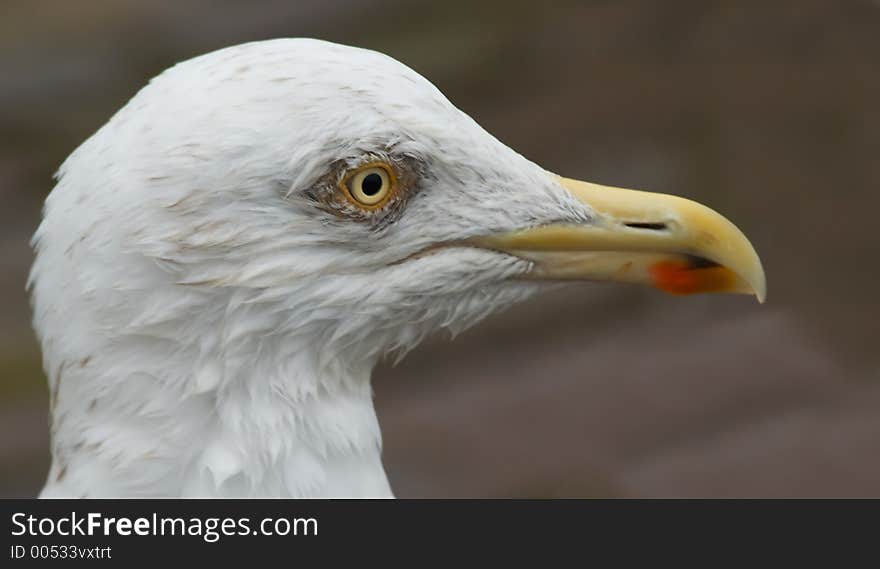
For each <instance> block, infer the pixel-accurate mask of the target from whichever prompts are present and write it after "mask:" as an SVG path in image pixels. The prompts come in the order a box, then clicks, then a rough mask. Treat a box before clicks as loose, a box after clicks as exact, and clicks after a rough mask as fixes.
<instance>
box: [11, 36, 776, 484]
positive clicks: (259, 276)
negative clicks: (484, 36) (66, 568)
mask: <svg viewBox="0 0 880 569" xmlns="http://www.w3.org/2000/svg"><path fill="white" fill-rule="evenodd" d="M32 244H33V247H34V250H35V260H34V263H33V267H32V269H31V273H30V277H29V280H28V287H29V290H30V294H31V301H32V306H33V311H34V317H33V322H34V328H35V330H36V333H37V336H38V337H39V340H40V342H41V346H42V354H43V366H44V370H45V372H46V376H47V378H48V383H49V391H50V416H51V454H52V464H51V468H50V471H49V473H48V477H47V480H46V484H45V486H44V488H43V490H42V492H41V494H40V495H41V497H294V498H320V497H325V498H326V497H370V498H389V497H393V493H392V490H391V488H390V485H389V483H388V479H387V477H386V474H385V471H384V468H383V465H382V460H381V448H382V443H381V432H380V429H379V423H378V420H377V417H376V412H375V410H374V406H373V393H372V387H371V384H370V375H371V371H372V369H373V367H374V366H375V365H376V363H377V362H378V361H379V360H380V359H381V358H383V357H401V356H402V355H403V354H405V353H406V352H407V351H408V350H411V349H412V348H414V347H415V346H416V345H417V344H418V343H419V342H420V341H421V340H422V339H423V338H425V337H426V336H428V335H430V334H432V333H434V332H437V331H446V332H449V333H452V334H456V333H459V332H461V331H462V330H464V329H466V328H468V327H470V326H472V325H474V324H475V323H477V322H478V321H480V320H482V319H483V318H485V317H486V316H488V315H490V314H492V313H494V312H497V311H499V310H501V309H503V308H505V307H509V306H511V305H512V304H515V303H517V302H521V301H524V300H526V299H527V298H529V297H531V296H533V295H534V294H536V293H539V292H541V291H543V290H548V289H551V288H553V287H556V286H560V285H564V284H565V283H567V282H572V281H615V282H624V283H638V284H645V285H648V286H653V287H654V288H657V289H660V290H662V291H666V292H670V293H673V294H692V293H702V292H734V293H745V294H751V295H755V296H756V297H757V298H758V300H760V301H762V302H763V300H764V297H765V294H766V284H765V276H764V271H763V269H762V266H761V262H760V260H759V258H758V255H757V254H756V253H755V250H754V248H753V247H752V245H751V244H750V243H749V241H748V239H747V238H746V237H745V236H744V235H743V233H742V232H741V231H740V230H739V229H737V227H736V226H735V225H733V224H732V223H731V222H730V221H728V220H727V219H726V218H724V217H723V216H721V215H720V214H718V213H716V212H715V211H713V210H711V209H709V208H708V207H705V206H703V205H700V204H698V203H696V202H693V201H689V200H686V199H684V198H681V197H676V196H672V195H663V194H657V193H649V192H642V191H635V190H626V189H620V188H612V187H605V186H601V185H598V184H593V183H589V182H582V181H577V180H573V179H568V178H564V177H561V176H558V175H556V174H553V173H551V172H549V171H547V170H545V169H543V168H542V167H540V166H538V165H537V164H535V163H533V162H531V161H529V160H528V159H526V158H524V157H523V156H521V155H520V154H518V153H517V152H515V151H514V150H512V149H511V148H509V147H508V146H506V145H504V144H503V143H501V142H500V141H499V140H498V139H496V138H494V137H493V136H492V135H491V134H489V133H488V132H486V131H485V130H484V129H483V128H481V127H480V126H479V125H478V124H477V123H476V122H475V121H474V120H473V119H471V118H470V117H469V116H468V115H466V114H465V113H464V112H462V111H460V110H459V109H457V108H456V107H455V106H454V105H453V104H452V103H450V101H449V100H448V99H447V98H446V97H445V96H444V95H443V94H442V93H441V92H440V91H439V90H438V89H437V88H436V87H435V86H434V85H433V84H431V83H430V82H429V81H428V80H426V79H425V78H423V77H422V76H421V75H419V74H418V73H416V72H415V71H413V70H411V69H409V68H408V67H406V66H405V65H403V64H401V63H399V62H398V61H396V60H394V59H392V58H390V57H388V56H386V55H383V54H381V53H377V52H375V51H370V50H365V49H360V48H355V47H348V46H343V45H338V44H334V43H330V42H326V41H320V40H314V39H302V38H297V39H277V40H269V41H260V42H253V43H247V44H242V45H238V46H233V47H229V48H225V49H221V50H219V51H215V52H212V53H209V54H207V55H202V56H200V57H196V58H194V59H190V60H188V61H185V62H182V63H179V64H177V65H175V66H173V67H171V68H169V69H168V70H166V71H164V72H163V73H161V74H160V75H158V76H157V77H155V78H154V79H152V80H151V81H150V82H149V84H148V85H146V86H145V87H144V88H143V89H141V90H140V91H139V92H138V93H137V94H136V95H135V96H134V97H133V98H132V99H131V100H130V101H129V102H128V103H127V104H126V105H125V106H124V107H123V108H122V109H121V110H119V111H118V112H117V113H116V114H115V115H114V116H113V117H112V118H111V119H110V120H109V121H108V122H107V123H106V124H105V125H104V126H102V127H101V128H100V129H99V130H98V131H97V132H96V133H95V134H94V135H92V136H91V137H90V138H88V139H87V140H86V141H85V142H84V143H83V144H82V145H80V146H79V147H78V148H77V149H76V150H75V151H74V152H73V153H72V154H71V155H70V156H69V157H68V158H67V159H66V160H65V162H64V163H63V164H62V165H61V167H60V168H59V171H58V173H57V174H56V185H55V187H54V188H53V190H52V191H51V193H50V194H49V196H48V197H47V199H46V202H45V206H44V209H43V218H42V221H41V223H40V225H39V227H38V229H37V231H36V233H35V235H34V237H33V241H32Z"/></svg>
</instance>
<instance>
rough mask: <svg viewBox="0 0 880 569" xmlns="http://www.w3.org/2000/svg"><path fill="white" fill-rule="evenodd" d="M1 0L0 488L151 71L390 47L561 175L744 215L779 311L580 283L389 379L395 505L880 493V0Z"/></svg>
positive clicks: (35, 460) (33, 412)
mask: <svg viewBox="0 0 880 569" xmlns="http://www.w3.org/2000/svg"><path fill="white" fill-rule="evenodd" d="M544 4H547V6H542V5H541V4H540V3H523V4H518V3H514V2H506V1H501V0H497V1H488V2H477V1H468V2H465V1H463V0H455V1H446V2H429V1H410V2H402V1H401V2H392V1H381V0H372V1H362V2H358V1H354V0H348V1H344V2H332V1H327V0H324V1H318V0H306V1H299V2H292V1H288V0H275V1H268V2H231V1H207V0H197V1H188V2H180V1H171V0H162V1H156V0H154V1H152V2H141V1H135V0H83V1H78V2H70V1H65V0H56V1H50V0H28V1H11V2H10V0H5V1H4V2H3V4H2V7H0V12H2V17H0V68H2V70H3V73H2V79H0V195H2V200H3V202H2V210H0V263H2V272H0V298H3V311H2V313H0V334H2V335H0V379H2V381H0V495H7V496H10V495H12V496H31V495H34V494H35V493H36V492H37V491H38V490H39V488H40V487H41V486H42V483H43V479H44V476H45V472H46V469H47V466H48V458H49V457H48V428H47V420H46V414H47V395H46V388H45V385H44V383H45V380H44V378H43V376H42V372H41V370H40V360H39V352H38V348H37V345H36V342H35V340H34V337H33V334H32V332H31V330H30V324H29V318H30V314H29V307H28V301H27V296H26V294H25V291H24V283H25V278H26V273H27V270H28V266H29V264H30V260H31V254H30V250H29V248H28V239H29V237H30V234H31V233H32V232H33V230H34V229H35V227H36V225H37V223H38V219H39V208H40V204H41V202H42V200H43V199H44V198H45V196H46V194H47V193H48V192H49V190H50V189H51V187H52V181H51V175H52V173H53V172H54V170H55V169H56V168H57V166H58V165H59V164H60V163H61V161H62V160H63V159H64V157H65V156H66V155H67V154H68V153H70V152H71V151H72V150H73V149H74V148H75V147H76V146H77V145H78V144H79V143H80V142H81V141H83V140H84V139H85V138H87V137H88V136H89V135H90V134H91V133H92V132H93V131H94V130H96V129H97V128H98V127H99V126H100V125H101V124H103V122H104V121H106V120H107V119H108V118H109V117H110V116H111V114H112V113H113V112H115V111H116V109H118V108H119V107H120V106H121V105H123V104H124V103H125V101H126V100H127V99H128V98H129V97H130V96H132V95H133V94H134V93H135V92H136V91H137V90H138V89H139V88H140V87H141V86H142V85H143V84H144V83H145V81H146V80H147V79H148V78H150V77H151V76H153V75H155V74H157V73H159V72H160V71H162V70H163V69H164V68H166V67H168V66H169V65H171V64H173V63H175V62H177V61H180V60H183V59H187V58H189V57H191V56H194V55H197V54H200V53H204V52H206V51H211V50H213V49H216V48H220V47H224V46H227V45H231V44H236V43H240V42H244V41H250V40H256V39H265V38H272V37H281V36H312V37H320V38H324V39H329V40H333V41H339V42H342V43H348V44H354V45H359V46H363V47H369V48H374V49H378V50H380V51H384V52H386V53H388V54H390V55H392V56H393V57H395V58H397V59H399V60H401V61H403V62H404V63H406V64H408V65H410V66H411V67H413V68H415V69H416V70H417V71H419V72H420V73H422V74H423V75H425V76H427V77H428V78H429V79H431V80H432V81H433V82H434V83H435V84H436V85H438V86H439V87H440V89H441V90H442V91H444V92H445V93H446V94H447V95H448V96H449V98H450V99H451V100H452V101H453V102H454V103H456V104H457V105H458V106H459V107H461V108H462V109H464V110H465V111H466V112H468V113H469V114H471V115H472V116H473V117H474V118H475V119H477V121H478V122H480V123H481V124H482V125H483V126H484V127H486V128H487V129H488V130H489V131H490V132H493V133H494V134H495V135H497V136H498V137H499V138H501V140H503V141H505V142H506V143H508V144H509V145H510V146H512V147H513V148H515V149H517V150H519V151H520V152H521V153H523V154H525V155H526V156H527V157H529V158H531V159H532V160H534V161H536V162H538V163H540V164H542V165H543V166H545V167H546V168H548V169H550V170H553V171H556V172H559V173H564V174H566V175H568V176H573V177H579V178H583V179H588V180H593V181H597V182H602V183H606V184H612V185H622V186H627V187H641V188H645V189H651V190H656V191H663V192H671V193H677V194H681V195H685V196H689V197H693V198H696V199H699V200H700V201H703V202H704V203H707V204H709V205H711V206H713V207H714V208H716V209H718V210H719V211H721V212H723V213H724V214H726V215H727V216H728V217H730V218H731V219H733V220H734V221H735V222H736V223H737V224H738V225H739V226H740V227H741V228H742V229H743V230H744V232H745V233H746V234H747V235H748V236H749V237H750V239H751V240H752V242H753V243H754V244H755V246H756V248H757V249H758V251H759V253H761V256H762V258H763V261H764V266H765V268H766V271H767V276H768V282H769V297H768V301H767V304H765V305H763V306H760V305H758V304H757V303H756V302H754V301H753V300H751V299H748V298H745V297H717V296H712V297H691V298H676V297H669V296H664V295H661V294H659V293H656V292H653V291H649V290H642V289H636V288H628V287H621V286H617V287H614V286H606V285H582V286H578V287H574V288H571V289H569V290H566V291H565V292H563V293H555V294H553V295H550V296H545V297H543V298H539V299H537V300H536V301H534V302H532V303H529V304H526V305H523V306H521V307H518V308H516V309H514V310H511V311H509V312H507V313H505V314H503V315H501V316H497V317H495V318H493V319H491V320H489V321H488V322H486V323H485V324H483V325H482V326H480V327H478V328H477V329H474V330H472V331H471V332H468V333H466V334H464V335H463V336H461V337H459V338H457V339H456V340H455V341H453V342H448V341H447V340H446V339H438V340H435V341H432V342H430V343H429V344H427V345H424V346H422V347H421V348H419V349H418V350H416V351H415V352H414V353H413V354H411V355H410V356H409V357H408V358H407V359H406V360H404V361H403V363H401V364H399V365H398V366H397V367H393V368H392V367H390V366H382V367H381V368H380V369H379V370H377V372H376V374H375V376H376V377H375V388H376V393H377V407H378V411H379V417H380V421H381V423H382V426H383V431H384V436H385V445H386V446H385V460H386V467H387V470H388V473H389V476H390V478H391V482H392V485H393V486H394V487H395V489H396V491H397V493H398V494H399V495H400V496H403V497H407V496H427V497H446V496H466V497H480V496H489V497H507V496H511V497H561V496H567V497H605V496H635V497H645V496H647V497H670V496H673V497H677V496H682V497H695V496H701V497H704V496H705V497H733V496H737V497H740V496H742V497H746V496H755V497H789V496H798V497H804V496H810V497H812V496H819V497H841V496H872V497H880V310H878V308H880V301H878V299H877V296H876V290H877V281H878V277H880V268H878V267H877V261H878V260H880V233H878V225H880V221H878V216H880V184H878V182H880V160H878V153H880V152H878V151H880V66H878V65H880V2H877V1H869V0H861V1H860V0H838V1H832V0H829V1H822V0H796V1H784V0H767V1H763V2H758V1H754V2H752V1H744V0H730V1H705V0H694V1H659V0H658V1H653V2H652V1H647V0H621V1H613V0H604V1H598V0H597V1H584V2H577V3H574V2H571V3H566V2H554V3H544Z"/></svg>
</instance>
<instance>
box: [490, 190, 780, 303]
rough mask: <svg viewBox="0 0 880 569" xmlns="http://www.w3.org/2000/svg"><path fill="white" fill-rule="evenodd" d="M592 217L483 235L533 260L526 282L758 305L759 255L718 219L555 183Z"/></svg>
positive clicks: (662, 200) (659, 198) (698, 208)
mask: <svg viewBox="0 0 880 569" xmlns="http://www.w3.org/2000/svg"><path fill="white" fill-rule="evenodd" d="M559 183H560V184H562V186H563V187H564V188H565V189H566V190H568V191H569V192H571V194H572V195H573V196H574V197H575V198H577V199H578V200H579V201H581V202H583V203H584V204H586V205H587V206H588V207H589V208H590V209H591V210H592V211H593V212H595V215H596V218H595V219H593V220H591V222H590V223H588V224H551V225H544V226H540V227H535V228H532V229H525V230H522V231H515V232H512V233H504V234H496V235H491V236H487V237H481V238H478V239H477V240H476V244H477V245H479V246H481V247H487V248H491V249H496V250H500V251H504V252H506V253H509V254H511V255H516V256H518V257H521V258H523V259H526V260H529V261H532V263H533V268H532V271H531V273H530V275H529V276H530V278H537V279H550V280H608V281H620V282H631V283H645V284H651V285H653V286H654V287H656V288H658V289H660V290H663V291H666V292H670V293H673V294H693V293H701V292H733V293H744V294H754V295H755V296H756V297H757V298H758V301H760V302H764V299H765V297H766V295H767V285H766V280H765V277H764V269H763V268H762V267H761V260H760V259H759V258H758V254H757V253H756V252H755V249H754V248H753V247H752V244H751V243H749V240H748V239H746V236H745V235H743V233H742V232H741V231H740V230H739V229H738V228H737V227H736V226H735V225H734V224H733V223H731V222H730V221H728V220H727V219H726V218H725V217H724V216H722V215H721V214H719V213H717V212H715V211H714V210H712V209H710V208H708V207H706V206H704V205H701V204H699V203H697V202H694V201H691V200H687V199H684V198H681V197H678V196H670V195H665V194H655V193H650V192H641V191H636V190H624V189H621V188H612V187H607V186H600V185H598V184H591V183H589V182H581V181H578V180H570V179H567V178H559Z"/></svg>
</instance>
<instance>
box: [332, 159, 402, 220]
mask: <svg viewBox="0 0 880 569" xmlns="http://www.w3.org/2000/svg"><path fill="white" fill-rule="evenodd" d="M342 186H343V189H344V190H345V194H346V196H347V197H348V198H349V199H350V200H351V201H352V202H353V203H354V204H355V205H356V206H358V207H361V208H363V209H368V210H374V209H379V208H381V207H382V206H383V205H385V203H386V202H387V201H388V200H389V199H390V198H391V196H392V195H394V191H395V190H396V188H397V178H396V177H395V175H394V171H393V170H392V169H391V168H389V167H388V165H386V164H384V163H381V162H374V163H370V164H364V165H363V166H361V167H359V168H358V169H356V170H354V171H353V172H351V173H349V174H348V175H347V176H346V177H345V179H344V180H343V183H342Z"/></svg>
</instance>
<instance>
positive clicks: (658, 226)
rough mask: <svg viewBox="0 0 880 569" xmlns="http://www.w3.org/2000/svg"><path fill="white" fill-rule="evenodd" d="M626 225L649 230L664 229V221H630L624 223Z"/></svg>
mask: <svg viewBox="0 0 880 569" xmlns="http://www.w3.org/2000/svg"><path fill="white" fill-rule="evenodd" d="M624 225H626V226H627V227H632V228H633V229H648V230H650V231H666V224H665V223H652V222H632V223H624Z"/></svg>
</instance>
